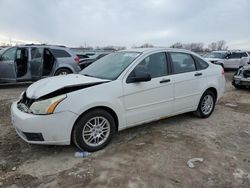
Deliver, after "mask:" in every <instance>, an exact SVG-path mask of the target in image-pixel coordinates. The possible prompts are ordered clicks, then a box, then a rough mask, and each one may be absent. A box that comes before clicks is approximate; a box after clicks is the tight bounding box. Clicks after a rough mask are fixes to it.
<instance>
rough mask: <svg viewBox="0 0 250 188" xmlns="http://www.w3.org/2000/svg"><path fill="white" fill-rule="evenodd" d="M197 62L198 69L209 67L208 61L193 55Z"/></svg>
mask: <svg viewBox="0 0 250 188" xmlns="http://www.w3.org/2000/svg"><path fill="white" fill-rule="evenodd" d="M193 57H194V59H195V62H196V67H197V70H203V69H206V68H207V67H208V63H207V62H206V61H204V60H203V59H201V58H199V57H197V56H193Z"/></svg>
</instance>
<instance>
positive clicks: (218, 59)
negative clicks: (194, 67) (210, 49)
mask: <svg viewBox="0 0 250 188" xmlns="http://www.w3.org/2000/svg"><path fill="white" fill-rule="evenodd" d="M205 59H206V60H207V61H220V60H221V59H220V58H205Z"/></svg>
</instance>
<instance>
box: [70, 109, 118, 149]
mask: <svg viewBox="0 0 250 188" xmlns="http://www.w3.org/2000/svg"><path fill="white" fill-rule="evenodd" d="M114 133H115V121H114V118H113V117H112V116H111V115H110V114H109V113H108V112H107V111H105V110H102V109H96V110H92V111H89V112H87V113H86V114H83V115H82V116H81V117H80V119H79V120H78V121H77V123H76V124H75V126H74V130H73V135H72V136H73V141H74V143H75V145H76V146H77V147H78V148H79V149H81V150H84V151H89V152H94V151H97V150H100V149H102V148H104V147H105V146H106V145H107V144H108V143H109V142H110V141H111V140H112V137H113V135H114Z"/></svg>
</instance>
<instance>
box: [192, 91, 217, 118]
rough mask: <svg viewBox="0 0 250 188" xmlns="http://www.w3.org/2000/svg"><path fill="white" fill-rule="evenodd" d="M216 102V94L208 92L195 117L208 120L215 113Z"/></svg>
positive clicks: (201, 100)
mask: <svg viewBox="0 0 250 188" xmlns="http://www.w3.org/2000/svg"><path fill="white" fill-rule="evenodd" d="M215 102H216V99H215V95H214V93H213V92H211V91H209V90H208V91H206V92H205V93H204V94H203V95H202V97H201V99H200V103H199V106H198V108H197V110H196V112H195V115H197V116H199V117H201V118H208V117H209V116H210V115H211V114H212V113H213V111H214V107H215Z"/></svg>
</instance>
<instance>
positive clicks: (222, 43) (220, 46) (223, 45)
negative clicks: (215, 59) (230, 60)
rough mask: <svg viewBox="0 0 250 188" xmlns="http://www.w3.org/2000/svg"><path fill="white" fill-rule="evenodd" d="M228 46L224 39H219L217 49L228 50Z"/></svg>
mask: <svg viewBox="0 0 250 188" xmlns="http://www.w3.org/2000/svg"><path fill="white" fill-rule="evenodd" d="M227 48H228V47H227V46H226V41H224V40H219V41H217V50H227Z"/></svg>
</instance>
